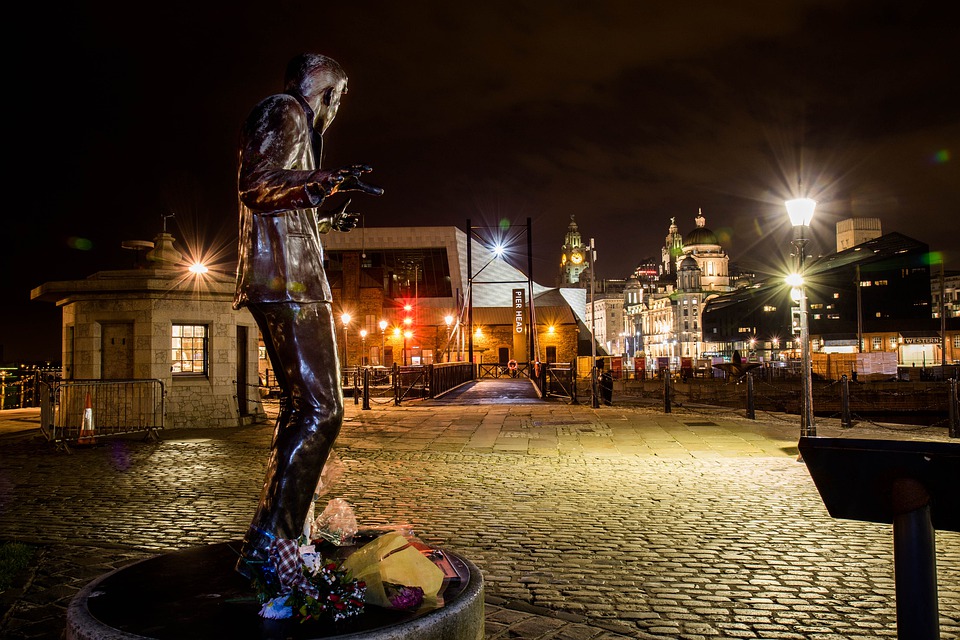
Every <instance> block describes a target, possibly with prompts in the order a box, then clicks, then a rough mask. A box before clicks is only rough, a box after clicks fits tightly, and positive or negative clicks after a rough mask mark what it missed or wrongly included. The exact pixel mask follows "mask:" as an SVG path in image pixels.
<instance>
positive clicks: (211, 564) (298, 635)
mask: <svg viewBox="0 0 960 640" xmlns="http://www.w3.org/2000/svg"><path fill="white" fill-rule="evenodd" d="M239 549H240V542H239V541H237V542H226V543H221V544H215V545H209V546H206V547H197V548H194V549H186V550H184V551H177V552H174V553H168V554H163V555H159V556H154V557H152V558H147V559H146V560H141V561H140V562H137V563H134V564H132V565H129V566H127V567H123V568H121V569H117V570H116V571H113V572H111V573H108V574H106V575H104V576H101V577H100V578H97V579H96V580H94V581H93V582H91V583H90V584H89V585H87V586H86V587H84V589H83V590H82V591H80V593H78V594H77V595H76V597H75V598H74V599H73V600H72V601H71V603H70V606H69V608H68V609H67V630H66V638H67V640H114V639H116V640H120V639H133V638H155V639H157V640H166V639H171V640H173V639H176V640H190V639H197V640H207V639H208V638H231V639H233V640H244V639H247V638H249V639H251V640H267V639H269V640H273V639H277V640H281V639H282V640H286V639H288V638H289V639H291V640H305V639H312V638H341V639H345V640H346V639H350V638H364V639H365V640H401V639H404V640H410V639H415V640H482V638H483V635H484V618H483V577H482V574H481V573H480V570H479V569H477V567H476V566H475V565H474V564H473V563H472V562H470V561H469V560H467V559H465V558H463V557H461V556H458V555H456V554H454V553H451V552H449V551H444V552H443V553H444V555H445V556H446V557H447V559H448V560H449V561H450V564H451V565H452V566H453V568H454V570H455V571H456V573H457V574H458V578H450V579H448V581H447V582H446V583H445V586H444V589H443V591H441V593H440V596H441V597H442V599H443V606H442V607H440V608H437V609H432V610H429V611H425V612H404V611H394V610H389V609H382V608H380V607H376V606H368V607H366V608H365V610H364V612H363V614H361V615H359V616H356V617H353V618H348V619H346V620H343V621H341V622H338V623H335V624H333V623H328V624H324V623H320V622H312V621H308V622H306V623H301V622H300V621H299V620H296V619H292V618H291V619H286V620H267V619H265V618H261V617H260V615H259V611H260V604H259V603H258V602H257V597H256V593H254V591H253V589H252V588H251V586H250V584H249V582H248V581H247V580H246V579H245V578H244V577H243V576H241V575H240V574H238V573H237V572H236V571H234V566H235V565H236V563H237V558H238V557H239Z"/></svg>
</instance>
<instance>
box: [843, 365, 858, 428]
mask: <svg viewBox="0 0 960 640" xmlns="http://www.w3.org/2000/svg"><path fill="white" fill-rule="evenodd" d="M854 373H856V372H854ZM840 426H841V427H844V428H847V429H849V428H850V427H852V426H853V418H852V417H851V416H850V381H849V380H847V374H843V375H842V376H840Z"/></svg>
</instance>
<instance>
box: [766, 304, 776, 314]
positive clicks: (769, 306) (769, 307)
mask: <svg viewBox="0 0 960 640" xmlns="http://www.w3.org/2000/svg"><path fill="white" fill-rule="evenodd" d="M763 310H764V311H766V312H768V313H769V312H771V311H776V310H777V308H776V307H774V306H772V305H769V304H765V305H763Z"/></svg>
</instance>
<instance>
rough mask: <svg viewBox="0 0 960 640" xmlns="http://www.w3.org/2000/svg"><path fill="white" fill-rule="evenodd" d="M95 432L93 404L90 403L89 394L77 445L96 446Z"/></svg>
mask: <svg viewBox="0 0 960 640" xmlns="http://www.w3.org/2000/svg"><path fill="white" fill-rule="evenodd" d="M95 435H96V434H95V433H94V430H93V403H91V402H90V394H89V393H88V394H87V401H86V404H85V405H84V408H83V425H82V426H81V427H80V437H79V438H78V439H77V444H94V443H95V442H96V441H95V440H94V436H95Z"/></svg>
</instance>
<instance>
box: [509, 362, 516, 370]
mask: <svg viewBox="0 0 960 640" xmlns="http://www.w3.org/2000/svg"><path fill="white" fill-rule="evenodd" d="M507 368H508V369H510V371H516V370H517V361H516V360H511V361H510V362H508V363H507Z"/></svg>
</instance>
